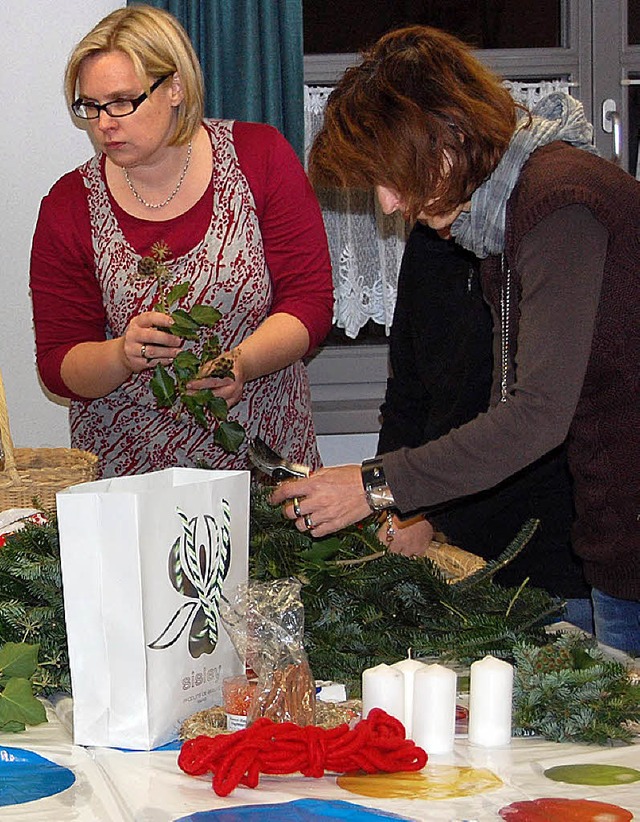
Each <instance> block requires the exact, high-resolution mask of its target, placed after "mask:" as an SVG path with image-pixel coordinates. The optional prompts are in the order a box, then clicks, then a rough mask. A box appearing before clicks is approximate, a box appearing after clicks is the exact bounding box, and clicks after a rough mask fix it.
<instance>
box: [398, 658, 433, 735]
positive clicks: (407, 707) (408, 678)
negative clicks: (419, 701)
mask: <svg viewBox="0 0 640 822" xmlns="http://www.w3.org/2000/svg"><path fill="white" fill-rule="evenodd" d="M391 667H392V668H394V669H395V670H396V671H400V672H401V673H402V676H403V677H404V719H403V720H402V721H403V722H404V728H405V731H406V733H407V739H413V737H412V735H411V727H412V723H413V683H414V677H415V675H416V674H417V673H418V671H420V670H422V669H423V668H426V667H427V666H426V665H425V664H424V662H418V660H417V659H411V658H410V657H408V658H407V659H401V660H400V662H394V663H393V665H392V666H391Z"/></svg>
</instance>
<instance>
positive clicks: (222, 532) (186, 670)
mask: <svg viewBox="0 0 640 822" xmlns="http://www.w3.org/2000/svg"><path fill="white" fill-rule="evenodd" d="M57 509H58V525H59V531H60V559H61V565H62V584H63V595H64V608H65V620H66V624H67V638H68V644H69V661H70V668H71V683H72V691H73V724H74V742H75V743H76V744H78V745H102V746H107V747H121V748H131V749H134V750H150V749H151V748H154V747H157V746H159V745H163V744H165V743H167V742H169V741H171V740H173V739H176V738H177V735H178V730H179V727H180V724H181V722H182V721H183V720H184V719H185V718H186V717H188V716H190V715H191V714H193V713H195V712H196V711H200V710H204V709H205V708H209V707H211V706H212V705H217V704H221V702H222V680H223V678H224V677H226V676H233V675H236V674H238V673H241V672H242V671H243V663H242V661H241V660H240V658H239V657H238V654H237V652H236V651H235V649H234V647H233V645H232V643H231V640H230V638H229V636H228V635H227V633H226V631H225V630H224V628H223V626H222V623H221V622H220V619H219V615H218V604H219V602H220V598H221V596H222V595H227V594H229V593H230V592H231V591H232V590H233V589H234V588H235V587H236V586H237V585H238V584H240V583H242V582H246V580H247V557H248V543H249V472H248V471H209V470H204V469H203V470H200V469H195V468H171V469H167V470H164V471H157V472H154V473H150V474H140V475H136V476H130V477H118V478H115V479H105V480H99V481H97V482H90V483H84V484H83V485H75V486H72V487H71V488H68V489H67V490H65V491H63V492H61V493H59V494H58V495H57Z"/></svg>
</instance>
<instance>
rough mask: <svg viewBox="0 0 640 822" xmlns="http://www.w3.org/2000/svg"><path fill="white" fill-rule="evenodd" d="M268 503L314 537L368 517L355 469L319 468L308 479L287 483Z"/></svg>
mask: <svg viewBox="0 0 640 822" xmlns="http://www.w3.org/2000/svg"><path fill="white" fill-rule="evenodd" d="M271 502H272V504H274V505H278V504H280V503H284V505H283V507H282V510H283V512H284V515H285V516H286V517H288V518H289V519H294V520H295V521H296V528H297V529H298V530H299V531H309V532H310V533H311V535H312V536H314V537H324V536H326V535H327V534H332V533H333V532H334V531H339V530H340V529H341V528H346V526H347V525H352V524H353V523H354V522H359V521H360V520H361V519H364V518H365V517H366V516H368V515H369V514H370V513H371V509H370V508H369V503H368V502H367V498H366V496H365V493H364V486H363V485H362V472H361V470H360V466H359V465H339V466H336V467H335V468H321V469H320V470H319V471H317V472H316V473H315V474H312V475H311V476H310V477H303V478H301V479H295V480H287V481H286V482H283V483H281V484H280V485H279V486H278V487H277V488H276V490H275V491H274V492H273V494H272V495H271Z"/></svg>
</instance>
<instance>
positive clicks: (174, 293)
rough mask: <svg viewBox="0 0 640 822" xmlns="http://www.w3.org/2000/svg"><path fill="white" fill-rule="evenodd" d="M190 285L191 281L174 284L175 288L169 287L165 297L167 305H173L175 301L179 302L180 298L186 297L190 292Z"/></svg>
mask: <svg viewBox="0 0 640 822" xmlns="http://www.w3.org/2000/svg"><path fill="white" fill-rule="evenodd" d="M190 285H191V284H190V283H178V284H177V285H174V286H173V288H171V289H169V291H168V293H167V296H166V297H165V299H166V301H167V305H169V306H172V305H173V304H174V303H177V302H178V300H181V299H182V298H183V297H186V296H187V294H188V293H189V288H190Z"/></svg>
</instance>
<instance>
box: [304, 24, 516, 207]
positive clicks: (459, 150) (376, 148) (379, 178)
mask: <svg viewBox="0 0 640 822" xmlns="http://www.w3.org/2000/svg"><path fill="white" fill-rule="evenodd" d="M516 108H517V106H516V103H515V102H514V100H513V98H512V97H511V95H510V94H509V92H508V91H507V89H506V88H505V87H504V85H503V84H502V81H501V79H500V78H499V77H498V76H497V75H495V74H493V73H492V72H491V71H489V70H488V69H487V68H485V67H484V66H483V65H482V63H480V62H479V61H478V60H477V59H476V58H475V57H474V56H473V55H472V53H471V49H470V48H469V47H468V46H466V45H465V44H464V43H462V42H461V41H460V40H458V39H457V38H456V37H453V36H452V35H450V34H447V33H446V32H443V31H440V30H438V29H434V28H429V27H427V26H411V27H409V28H404V29H398V30H396V31H392V32H390V33H388V34H386V35H384V36H383V37H382V38H380V40H378V42H377V43H376V44H375V45H374V46H372V47H371V48H370V49H368V50H367V51H365V52H364V54H363V60H362V62H361V63H360V64H359V65H357V66H354V67H352V68H349V69H347V71H346V72H345V74H344V76H343V78H342V79H341V80H340V82H339V83H338V84H337V86H336V87H335V89H334V90H333V91H332V93H331V95H330V96H329V100H328V102H327V108H326V112H325V119H324V126H323V128H322V129H321V131H320V132H319V133H318V135H317V137H316V139H315V141H314V143H313V146H312V148H311V153H310V156H309V174H310V177H311V179H312V181H313V183H314V184H315V185H319V186H324V185H329V186H340V187H347V186H349V187H355V188H362V187H366V188H369V187H371V186H374V185H383V186H386V187H388V188H392V189H394V190H395V191H397V192H398V194H399V195H400V196H401V198H402V199H403V200H404V203H405V205H406V207H407V212H408V213H407V216H408V217H410V218H411V219H415V217H416V216H417V215H418V213H419V212H420V211H425V212H427V213H429V214H440V213H446V212H448V211H451V210H453V209H455V208H456V207H457V206H459V205H461V204H462V203H465V202H467V201H468V200H469V198H470V197H471V194H472V193H473V191H474V190H475V189H476V188H477V187H478V186H479V185H480V184H481V183H482V182H483V181H484V180H485V179H486V178H487V177H488V176H489V174H490V173H491V172H492V171H493V169H494V168H495V167H496V165H497V164H498V161H499V160H500V158H501V157H502V155H503V153H504V151H505V150H506V148H507V146H508V144H509V141H510V139H511V137H512V135H513V131H514V128H515V125H516ZM447 167H448V168H447ZM443 170H444V172H445V173H444V174H443ZM429 201H434V202H432V203H431V204H430V205H429V206H427V203H429Z"/></svg>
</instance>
